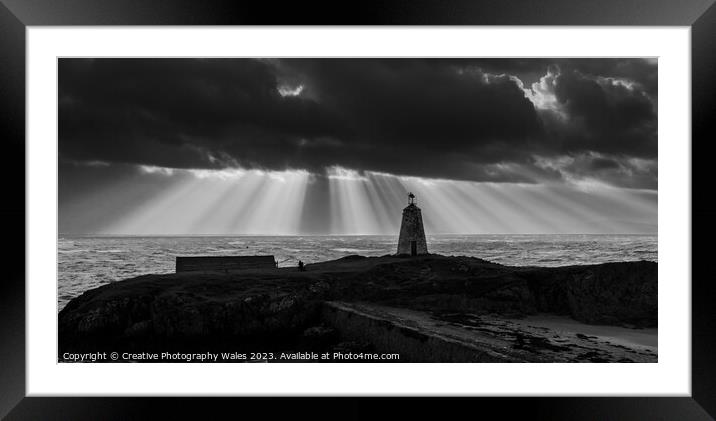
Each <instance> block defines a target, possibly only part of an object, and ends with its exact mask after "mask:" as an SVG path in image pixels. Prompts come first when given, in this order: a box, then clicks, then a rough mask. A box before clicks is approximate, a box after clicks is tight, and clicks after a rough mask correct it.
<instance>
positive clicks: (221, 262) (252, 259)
mask: <svg viewBox="0 0 716 421" xmlns="http://www.w3.org/2000/svg"><path fill="white" fill-rule="evenodd" d="M176 259H177V260H176V271H177V273H179V272H230V271H234V270H246V269H272V268H275V267H277V264H276V259H275V258H274V257H273V256H187V257H184V256H177V258H176Z"/></svg>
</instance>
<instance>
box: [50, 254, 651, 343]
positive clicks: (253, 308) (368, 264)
mask: <svg viewBox="0 0 716 421" xmlns="http://www.w3.org/2000/svg"><path fill="white" fill-rule="evenodd" d="M326 300H343V301H366V302H377V303H384V304H387V305H392V306H399V307H406V308H413V309H419V310H430V311H467V312H471V313H475V314H480V313H483V314H488V313H492V314H501V315H505V316H520V315H525V314H532V313H536V312H550V313H557V314H565V315H569V316H571V317H572V318H574V319H576V320H579V321H582V322H586V323H598V324H613V325H629V326H636V327H653V326H656V321H657V264H656V263H653V262H627V263H609V264H600V265H589V266H569V267H559V268H532V267H507V266H502V265H498V264H494V263H490V262H487V261H484V260H481V259H476V258H469V257H446V256H438V255H427V256H419V257H412V258H400V257H394V256H383V257H374V258H365V257H360V256H349V257H346V258H343V259H339V260H335V261H331V262H324V263H319V264H313V265H307V270H306V271H305V272H298V271H297V270H296V269H294V268H282V269H271V270H247V271H241V272H233V273H179V274H168V275H146V276H140V277H137V278H133V279H129V280H125V281H121V282H115V283H112V284H109V285H105V286H102V287H99V288H96V289H93V290H90V291H87V292H85V293H84V294H82V295H81V296H79V297H76V298H75V299H73V300H72V301H70V302H69V303H68V304H67V306H66V307H65V308H64V309H63V310H62V311H61V312H60V314H59V326H58V328H59V340H60V344H59V345H60V355H61V354H62V353H63V352H78V351H81V350H92V351H97V350H102V349H106V350H113V351H119V350H133V349H138V350H142V351H145V350H147V349H148V348H152V347H155V348H157V349H167V348H171V349H174V350H186V349H190V348H192V347H196V348H197V349H198V348H203V349H206V347H208V346H213V347H215V348H216V347H218V348H222V347H223V348H226V349H230V350H236V348H237V347H241V346H244V347H249V346H251V347H253V348H251V349H252V350H256V351H259V350H260V349H257V348H256V346H258V345H261V346H264V347H269V346H284V347H285V346H295V345H296V343H298V342H301V341H303V340H304V339H305V338H307V337H311V336H312V335H305V334H304V332H305V331H306V329H308V328H310V327H311V326H314V325H316V324H320V320H319V315H320V306H321V303H323V302H324V301H326ZM296 341H298V342H296Z"/></svg>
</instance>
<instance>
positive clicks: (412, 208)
mask: <svg viewBox="0 0 716 421" xmlns="http://www.w3.org/2000/svg"><path fill="white" fill-rule="evenodd" d="M398 254H407V255H410V256H417V255H419V254H428V244H427V242H426V241H425V229H424V228H423V214H422V213H421V212H420V208H419V207H418V206H417V205H416V204H415V195H414V194H413V193H408V206H407V207H406V208H405V209H403V221H402V222H401V223H400V238H399V239H398Z"/></svg>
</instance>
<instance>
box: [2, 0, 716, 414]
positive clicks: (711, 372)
mask: <svg viewBox="0 0 716 421" xmlns="http://www.w3.org/2000/svg"><path fill="white" fill-rule="evenodd" d="M713 3H714V0H681V1H679V2H676V1H673V2H669V1H666V0H623V1H617V0H608V1H606V0H603V1H598V2H597V1H590V0H549V1H539V2H538V1H534V0H524V1H522V0H520V1H515V0H510V1H508V0H503V1H499V2H498V1H495V0H491V1H479V2H476V1H469V0H467V1H465V0H459V1H456V0H453V1H450V2H446V1H440V0H414V1H411V2H406V1H400V0H393V1H362V2H354V3H344V2H333V3H331V4H324V3H319V2H316V3H307V2H282V3H280V4H278V3H277V4H274V3H273V2H271V1H263V2H259V1H230V0H212V1H210V0H203V1H190V0H175V1H170V0H154V1H133V0H0V73H1V75H2V76H1V77H0V107H1V108H0V132H1V133H2V136H1V137H0V139H2V145H3V146H2V147H3V151H4V154H3V158H4V159H3V164H2V165H0V168H2V176H3V178H2V180H3V183H2V186H3V190H4V194H3V199H4V200H3V205H2V206H1V207H0V212H2V216H3V218H2V221H3V222H4V225H5V226H4V232H5V233H6V235H8V237H7V238H6V244H7V245H8V246H7V247H5V252H4V253H3V255H2V256H3V262H4V265H3V267H4V269H5V270H4V273H3V275H4V276H2V278H1V280H0V289H1V293H0V338H1V339H0V416H2V417H4V416H7V418H8V419H105V420H106V419H134V418H144V417H145V416H148V415H150V414H151V412H152V411H153V410H159V411H161V414H162V416H163V418H168V417H171V416H174V415H181V416H198V415H201V416H202V418H205V419H211V418H219V417H220V416H221V415H222V414H224V415H226V414H228V417H231V418H234V417H238V416H240V415H241V414H242V413H244V411H251V410H254V411H255V410H259V411H263V412H264V414H265V416H271V415H276V411H279V412H282V413H283V414H290V415H293V416H295V415H297V414H298V413H300V412H303V411H306V412H308V413H310V414H311V415H312V416H325V417H327V418H332V419H335V418H338V417H340V418H360V417H363V416H365V415H370V414H372V413H373V412H374V411H375V404H384V403H385V402H386V400H385V399H381V398H378V399H376V398H373V399H355V398H338V399H332V400H331V401H330V402H325V401H324V400H321V399H323V398H313V399H311V400H298V399H294V398H287V399H288V400H287V401H286V402H282V403H280V404H276V403H274V402H271V403H269V402H267V401H266V398H254V399H252V400H246V399H245V398H236V399H242V401H241V402H237V401H236V399H234V398H231V399H219V398H201V399H185V398H117V397H103V398H55V397H53V398H49V397H48V398H39V397H25V390H26V382H25V367H26V366H25V266H24V264H21V262H25V228H26V227H25V225H24V224H23V223H20V221H25V211H26V209H25V184H24V182H23V183H20V177H19V174H25V29H26V27H27V26H64V25H570V26H582V25H608V26H615V25H640V26H662V25H665V26H688V27H690V28H691V35H692V44H691V60H692V141H691V149H692V163H693V167H692V203H691V206H692V221H691V222H692V250H691V251H692V262H693V263H692V373H691V376H692V394H691V396H690V397H678V398H677V397H660V398H657V397H629V398H626V397H604V398H601V397H579V398H471V399H469V400H467V401H466V400H460V401H459V402H456V401H454V400H453V401H450V402H445V401H440V402H435V401H434V400H432V399H410V400H409V401H404V400H397V401H396V400H391V404H392V405H391V406H390V408H383V409H381V411H382V412H381V414H382V415H387V416H396V417H397V416H399V417H400V418H407V417H412V416H416V415H423V416H424V415H426V414H430V413H437V414H446V413H447V412H446V409H445V408H450V409H451V411H450V412H452V410H453V409H454V408H455V407H456V406H460V407H464V408H465V409H468V410H469V411H470V412H468V414H485V415H487V414H489V413H490V412H491V411H492V410H497V411H498V412H496V413H497V414H501V415H502V416H503V417H508V418H510V417H516V416H525V415H529V416H530V417H531V418H536V419H682V420H683V419H713V417H716V365H715V364H714V361H715V360H716V357H714V355H716V353H715V352H714V351H713V350H714V348H715V346H716V340H715V339H714V337H715V336H716V335H715V334H716V310H715V309H716V306H714V305H713V302H714V300H715V299H716V283H714V282H713V281H712V279H711V277H709V276H707V274H709V272H708V271H707V263H708V262H709V261H710V259H709V258H710V254H711V253H710V247H708V244H709V241H710V240H711V239H713V238H714V234H716V229H715V228H716V223H714V219H716V205H713V204H712V203H713V201H712V200H710V198H709V193H710V192H711V191H712V188H711V186H710V182H711V180H712V179H713V176H712V173H711V166H710V165H707V164H708V163H709V162H708V161H709V160H710V159H712V157H713V156H714V154H713V153H712V151H713V148H714V147H713V143H714V142H713V137H714V136H713V135H712V133H713V129H714V127H713V121H714V118H713V117H714V116H715V115H716V89H715V88H716V81H715V80H716V6H713ZM21 157H22V158H21ZM23 180H24V179H23ZM697 226H698V229H696V227H697ZM666 281H668V282H687V281H689V280H665V282H666ZM272 399H273V398H272ZM224 409H228V410H229V412H227V413H223V410H224ZM237 411H240V412H237ZM246 413H248V412H246Z"/></svg>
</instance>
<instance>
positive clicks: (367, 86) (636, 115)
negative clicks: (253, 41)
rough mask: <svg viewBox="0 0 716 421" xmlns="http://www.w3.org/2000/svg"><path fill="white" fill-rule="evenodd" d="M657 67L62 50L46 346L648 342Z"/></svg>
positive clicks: (111, 356) (488, 356)
mask: <svg viewBox="0 0 716 421" xmlns="http://www.w3.org/2000/svg"><path fill="white" fill-rule="evenodd" d="M657 72H658V61H657V59H655V58H651V57H643V58H640V57H635V58H499V59H498V58H255V59H252V58H211V59H209V58H141V59H140V58H59V59H58V109H59V114H58V115H59V143H58V150H59V155H58V160H59V161H58V189H59V190H58V200H59V203H58V206H59V209H58V213H59V215H58V224H59V237H58V284H57V305H58V335H59V336H58V339H59V344H58V345H59V346H58V356H57V358H58V361H59V362H62V363H127V362H136V363H142V362H153V363H156V362H162V363H194V362H198V363H254V362H261V363H302V362H313V363H331V362H334V363H335V362H339V363H366V362H368V363H381V362H383V363H403V362H422V363H445V362H463V363H464V362H475V363H479V362H488V363H496V362H497V363H498V362H531V363H538V362H569V363H617V362H619V363H621V362H624V363H626V362H632V363H640V362H641V363H655V362H657V361H658V357H657V355H658V348H657V315H658V311H657V310H658V309H657V268H658V258H657V256H658V255H657V222H658V218H657V216H658V214H657V202H658V193H657V186H658V182H657V181H658V180H657V179H658V167H657V105H658V87H657V74H658V73H657Z"/></svg>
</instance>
